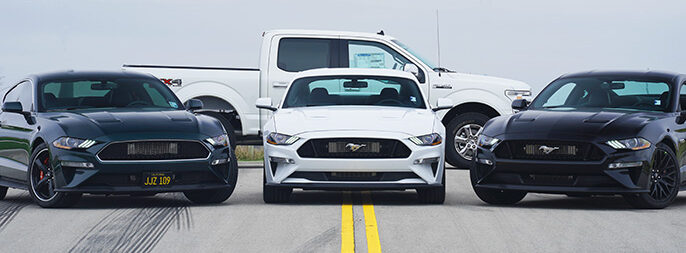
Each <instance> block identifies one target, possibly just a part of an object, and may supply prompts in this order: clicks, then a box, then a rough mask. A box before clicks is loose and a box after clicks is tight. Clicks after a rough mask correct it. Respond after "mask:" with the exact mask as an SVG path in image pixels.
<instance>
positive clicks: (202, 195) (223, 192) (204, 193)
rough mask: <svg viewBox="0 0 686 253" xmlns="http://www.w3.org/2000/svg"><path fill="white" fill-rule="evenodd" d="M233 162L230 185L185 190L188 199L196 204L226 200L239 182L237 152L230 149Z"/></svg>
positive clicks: (231, 164)
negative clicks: (210, 188) (208, 188)
mask: <svg viewBox="0 0 686 253" xmlns="http://www.w3.org/2000/svg"><path fill="white" fill-rule="evenodd" d="M229 154H230V157H231V162H229V164H228V165H229V175H228V181H229V185H230V186H229V187H226V188H221V189H212V190H197V191H185V192H183V195H184V196H186V198H187V199H188V200H190V201H191V202H193V203H196V204H218V203H222V202H224V201H226V200H227V199H229V197H231V195H232V194H233V191H234V189H236V182H238V161H236V154H235V153H234V151H233V148H232V149H231V151H229Z"/></svg>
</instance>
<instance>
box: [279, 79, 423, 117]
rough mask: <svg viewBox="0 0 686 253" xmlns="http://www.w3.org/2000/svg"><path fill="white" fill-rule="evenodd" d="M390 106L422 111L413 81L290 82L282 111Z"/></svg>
mask: <svg viewBox="0 0 686 253" xmlns="http://www.w3.org/2000/svg"><path fill="white" fill-rule="evenodd" d="M335 105H356V106H394V107H409V108H421V109H426V105H425V104H424V99H423V98H422V95H421V92H420V91H419V87H418V86H417V84H416V83H415V81H413V80H410V79H406V78H399V77H379V76H317V77H305V78H300V79H297V80H295V81H293V84H292V85H291V88H290V89H289V90H288V94H287V95H286V98H285V100H284V102H283V106H282V107H283V108H292V107H306V106H335Z"/></svg>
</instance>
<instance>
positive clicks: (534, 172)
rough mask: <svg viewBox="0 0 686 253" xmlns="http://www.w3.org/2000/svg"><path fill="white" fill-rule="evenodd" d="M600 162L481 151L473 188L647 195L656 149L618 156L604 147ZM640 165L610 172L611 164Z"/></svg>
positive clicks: (475, 165) (621, 153)
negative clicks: (520, 157)
mask: <svg viewBox="0 0 686 253" xmlns="http://www.w3.org/2000/svg"><path fill="white" fill-rule="evenodd" d="M603 150H604V152H606V155H605V157H604V158H603V159H602V160H599V161H552V160H517V159H502V158H498V157H496V156H495V154H494V153H493V152H492V150H489V149H484V148H481V147H479V149H478V151H477V159H475V161H474V162H473V166H472V171H471V174H472V175H471V176H472V181H473V183H474V187H477V188H488V189H500V190H519V191H527V192H538V193H561V194H565V193H589V194H627V193H644V192H648V186H647V185H648V179H649V172H650V162H651V158H652V154H653V150H654V148H649V149H646V150H641V151H626V152H624V151H622V152H615V151H614V150H613V149H611V148H609V147H608V148H605V147H603ZM630 162H641V165H640V166H635V167H628V168H620V169H610V168H609V165H610V164H611V163H630Z"/></svg>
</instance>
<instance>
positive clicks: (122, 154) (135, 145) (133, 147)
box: [98, 140, 210, 161]
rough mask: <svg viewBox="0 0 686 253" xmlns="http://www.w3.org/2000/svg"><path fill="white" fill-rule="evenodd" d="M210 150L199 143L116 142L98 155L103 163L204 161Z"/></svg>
mask: <svg viewBox="0 0 686 253" xmlns="http://www.w3.org/2000/svg"><path fill="white" fill-rule="evenodd" d="M209 154H210V151H209V149H207V147H206V146H205V145H203V144H202V143H201V142H199V141H190V140H168V141H167V140H164V141H157V140H155V141H130V142H114V143H111V144H109V145H107V146H106V147H105V148H103V149H102V151H100V153H98V158H100V160H102V161H146V160H189V159H204V158H207V157H208V156H209Z"/></svg>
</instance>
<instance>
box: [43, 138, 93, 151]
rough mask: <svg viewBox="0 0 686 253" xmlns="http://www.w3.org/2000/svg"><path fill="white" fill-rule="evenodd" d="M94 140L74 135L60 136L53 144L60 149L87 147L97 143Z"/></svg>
mask: <svg viewBox="0 0 686 253" xmlns="http://www.w3.org/2000/svg"><path fill="white" fill-rule="evenodd" d="M95 143H96V142H95V141H94V140H87V139H79V138H74V137H66V136H65V137H60V138H57V140H55V141H53V142H52V146H54V147H56V148H60V149H87V148H90V147H92V146H93V145H95Z"/></svg>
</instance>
